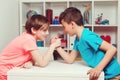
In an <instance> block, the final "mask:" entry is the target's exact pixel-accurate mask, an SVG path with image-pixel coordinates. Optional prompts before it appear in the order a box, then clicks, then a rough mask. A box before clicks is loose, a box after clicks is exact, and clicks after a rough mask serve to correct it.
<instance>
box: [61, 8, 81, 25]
mask: <svg viewBox="0 0 120 80" xmlns="http://www.w3.org/2000/svg"><path fill="white" fill-rule="evenodd" d="M62 20H64V21H65V22H67V23H68V24H69V23H70V22H71V21H74V22H75V23H76V24H77V25H79V26H82V25H83V16H82V14H81V11H80V10H79V9H77V8H75V7H69V8H67V9H65V10H64V12H62V13H61V14H60V17H59V22H60V23H61V21H62Z"/></svg>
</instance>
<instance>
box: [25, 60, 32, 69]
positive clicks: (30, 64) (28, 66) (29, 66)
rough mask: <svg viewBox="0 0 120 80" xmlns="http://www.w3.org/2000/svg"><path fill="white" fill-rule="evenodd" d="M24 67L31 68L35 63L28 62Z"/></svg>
mask: <svg viewBox="0 0 120 80" xmlns="http://www.w3.org/2000/svg"><path fill="white" fill-rule="evenodd" d="M23 67H24V68H26V69H30V68H32V67H33V63H32V62H31V61H29V62H26V63H25V64H24V66H23Z"/></svg>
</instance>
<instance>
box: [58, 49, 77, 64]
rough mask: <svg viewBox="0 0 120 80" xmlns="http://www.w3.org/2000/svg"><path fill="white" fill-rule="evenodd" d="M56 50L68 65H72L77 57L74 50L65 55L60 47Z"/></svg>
mask: <svg viewBox="0 0 120 80" xmlns="http://www.w3.org/2000/svg"><path fill="white" fill-rule="evenodd" d="M56 50H57V52H58V53H59V54H60V56H61V57H62V58H63V59H64V60H65V62H67V63H69V64H71V63H73V62H74V60H75V58H76V57H77V56H78V52H77V51H75V50H72V51H71V52H70V53H67V52H66V51H65V50H64V49H62V48H61V47H58V48H56Z"/></svg>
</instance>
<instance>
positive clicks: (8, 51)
mask: <svg viewBox="0 0 120 80" xmlns="http://www.w3.org/2000/svg"><path fill="white" fill-rule="evenodd" d="M48 28H49V21H48V20H47V18H46V17H44V16H42V15H33V16H32V17H31V18H30V19H28V21H27V22H26V25H25V29H26V31H25V32H24V33H23V34H21V35H20V36H18V37H17V38H15V39H14V40H13V41H12V42H11V43H10V44H8V45H7V47H6V48H5V49H4V50H3V51H2V53H1V54H0V80H7V72H8V71H9V70H10V69H12V68H13V67H26V65H27V64H29V65H31V66H32V65H33V64H34V63H37V65H38V66H40V67H45V66H46V65H47V64H48V63H49V61H50V59H51V56H52V54H53V51H54V49H55V48H56V47H58V46H60V39H58V40H57V41H56V42H54V43H52V44H51V45H50V47H49V49H48V51H47V52H46V54H45V55H44V56H42V55H41V54H40V53H41V52H39V50H38V48H37V45H36V41H37V40H44V39H45V38H46V36H47V35H48V34H49V32H48ZM31 66H29V67H31Z"/></svg>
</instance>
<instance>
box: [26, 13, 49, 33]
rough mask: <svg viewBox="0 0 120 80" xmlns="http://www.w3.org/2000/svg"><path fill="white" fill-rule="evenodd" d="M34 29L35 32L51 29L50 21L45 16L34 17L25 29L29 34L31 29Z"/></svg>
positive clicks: (29, 20) (28, 21)
mask: <svg viewBox="0 0 120 80" xmlns="http://www.w3.org/2000/svg"><path fill="white" fill-rule="evenodd" d="M44 24H48V26H43V25H44ZM32 27H33V28H34V29H35V30H38V29H41V30H47V29H48V27H49V21H48V19H47V18H46V17H45V16H43V15H39V14H38V15H33V16H32V17H31V18H30V19H28V20H27V22H26V24H25V29H26V31H27V32H28V33H30V34H31V33H32V32H31V28H32Z"/></svg>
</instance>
